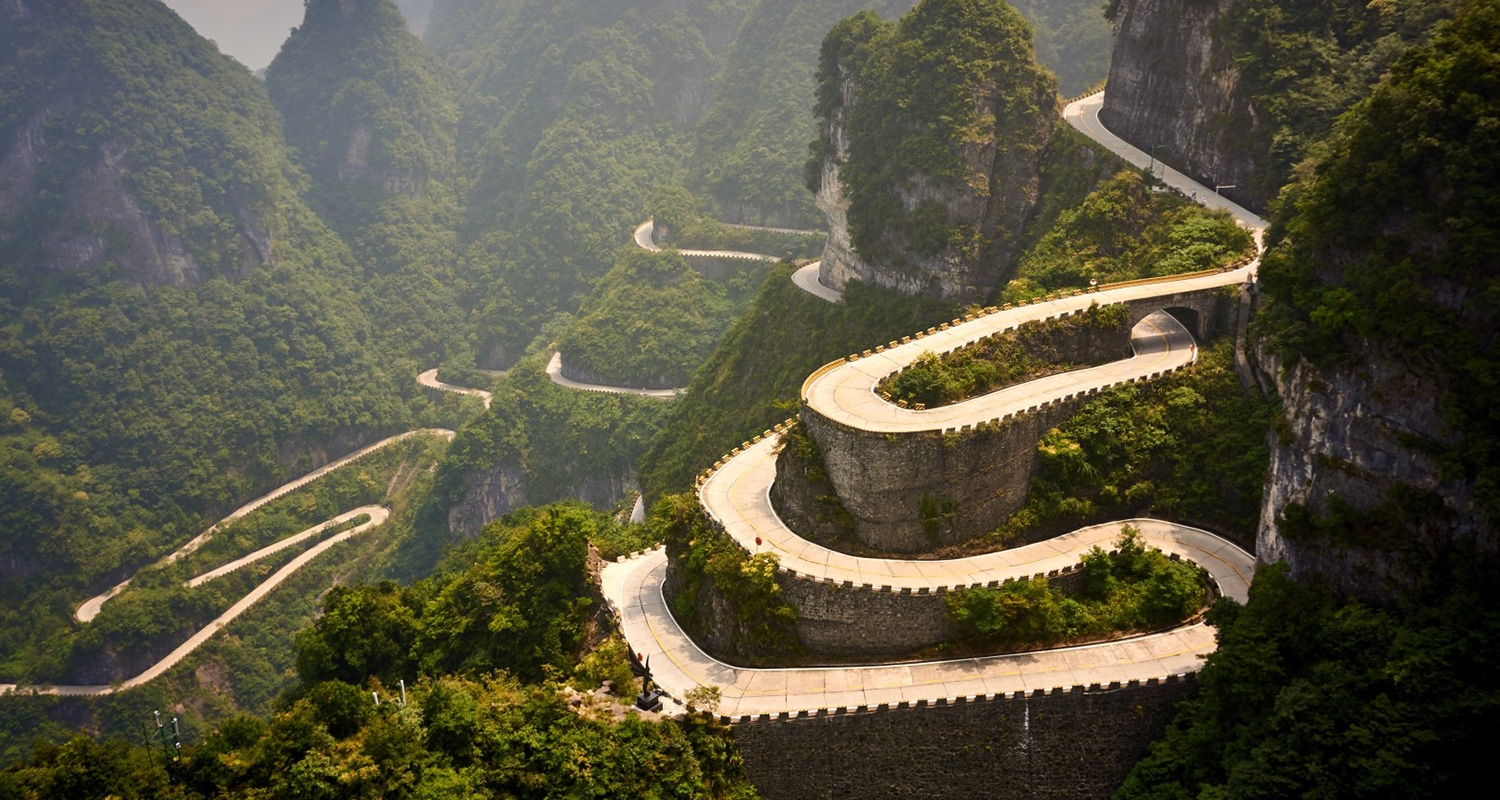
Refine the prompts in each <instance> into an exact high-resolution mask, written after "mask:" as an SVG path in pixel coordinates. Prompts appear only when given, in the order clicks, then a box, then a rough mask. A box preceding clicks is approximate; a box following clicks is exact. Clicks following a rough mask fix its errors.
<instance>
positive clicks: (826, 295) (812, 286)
mask: <svg viewBox="0 0 1500 800" xmlns="http://www.w3.org/2000/svg"><path fill="white" fill-rule="evenodd" d="M724 224H726V225H728V224H730V223H724ZM730 227H734V228H747V229H749V230H762V231H775V232H777V233H812V231H799V230H795V229H792V228H763V227H759V226H756V225H730ZM655 232H656V221H655V220H652V219H648V220H646V221H645V222H642V223H641V224H640V225H638V226H637V227H636V229H635V234H634V236H635V244H636V246H637V247H640V248H643V249H645V250H650V251H651V252H653V253H657V252H661V246H660V245H658V244H657V243H656V241H655V238H656V233H655ZM677 252H679V253H682V254H683V255H685V256H698V257H702V258H741V259H751V258H753V259H757V260H761V261H776V260H777V258H776V257H775V256H768V255H766V254H764V253H742V252H740V251H738V250H678V251H677ZM820 263H821V262H818V261H814V262H812V263H811V264H808V265H806V266H804V267H802V268H800V269H798V270H797V271H796V272H794V273H792V281H793V282H794V283H796V284H797V287H798V288H799V289H801V290H802V291H804V292H807V293H808V294H810V295H812V296H814V297H817V298H819V299H821V300H827V301H828V302H830V303H837V302H838V301H839V300H841V299H843V297H844V293H843V292H841V291H839V290H838V289H834V288H831V287H829V286H825V285H824V284H823V281H822V280H821V279H819V278H818V266H819V264H820Z"/></svg>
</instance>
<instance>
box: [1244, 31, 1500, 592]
mask: <svg viewBox="0 0 1500 800" xmlns="http://www.w3.org/2000/svg"><path fill="white" fill-rule="evenodd" d="M1474 8H1479V6H1475V7H1474ZM1474 13H1475V14H1476V19H1484V20H1485V21H1484V22H1481V23H1471V22H1469V21H1467V20H1465V21H1461V22H1459V23H1458V24H1455V25H1454V26H1453V27H1451V28H1447V29H1444V28H1439V29H1438V32H1437V33H1436V34H1435V35H1434V38H1433V42H1432V43H1431V44H1430V45H1425V46H1418V47H1415V48H1413V49H1412V50H1411V51H1409V52H1408V54H1407V56H1406V57H1403V58H1402V59H1400V60H1399V61H1398V62H1397V63H1396V65H1395V66H1394V67H1393V68H1392V69H1391V70H1390V72H1389V73H1388V74H1387V76H1386V78H1385V79H1384V81H1383V83H1382V85H1380V86H1379V87H1377V88H1376V90H1375V91H1374V93H1373V94H1372V95H1371V96H1370V97H1369V99H1368V100H1367V101H1366V102H1364V103H1361V104H1359V105H1356V106H1355V107H1354V110H1353V111H1351V112H1350V113H1349V114H1347V115H1345V117H1344V118H1343V119H1342V120H1341V122H1340V125H1339V127H1338V128H1336V129H1335V131H1334V133H1333V134H1332V135H1331V136H1329V137H1328V140H1327V142H1326V143H1325V154H1324V155H1323V156H1321V157H1320V158H1319V159H1318V161H1317V162H1316V163H1315V164H1312V165H1310V168H1308V169H1305V170H1300V172H1301V178H1300V179H1299V180H1298V181H1297V182H1296V183H1295V184H1293V185H1292V186H1291V187H1289V188H1288V190H1287V191H1286V192H1285V193H1283V197H1285V198H1286V200H1287V202H1286V203H1285V204H1284V208H1283V214H1282V218H1281V220H1280V224H1279V225H1277V226H1276V227H1274V228H1273V229H1272V238H1273V241H1272V242H1271V244H1270V246H1269V248H1268V250H1267V253H1266V256H1265V258H1264V259H1263V262H1262V268H1261V275H1260V278H1261V285H1262V287H1263V290H1264V294H1265V297H1266V303H1265V305H1264V308H1263V311H1262V312H1261V313H1260V314H1259V315H1258V316H1259V319H1258V321H1257V325H1258V326H1259V327H1260V329H1261V330H1262V332H1263V333H1264V338H1263V340H1262V355H1263V357H1262V363H1263V364H1264V365H1265V366H1267V367H1268V368H1269V371H1270V372H1271V373H1272V374H1274V375H1275V376H1276V378H1277V385H1278V388H1279V391H1280V393H1281V397H1282V399H1283V402H1284V404H1285V418H1286V424H1285V426H1284V428H1283V429H1282V431H1281V432H1280V436H1279V439H1278V440H1277V441H1276V442H1273V448H1272V451H1271V465H1270V472H1269V475H1268V477H1267V481H1266V491H1265V500H1264V509H1263V514H1262V518H1261V529H1260V532H1259V539H1258V545H1259V548H1260V551H1259V555H1260V557H1261V558H1262V559H1263V560H1267V561H1274V560H1279V559H1283V558H1284V559H1285V560H1286V561H1288V562H1289V564H1290V566H1291V568H1292V571H1293V573H1294V574H1296V575H1308V574H1314V573H1316V574H1320V575H1323V576H1326V577H1328V578H1330V579H1331V580H1332V581H1333V582H1334V583H1335V584H1336V585H1337V586H1338V587H1339V588H1340V589H1342V590H1343V591H1346V592H1348V593H1351V594H1356V595H1361V596H1365V597H1370V598H1374V599H1378V600H1390V599H1393V598H1394V597H1396V596H1397V594H1398V592H1399V590H1400V589H1402V588H1406V587H1410V586H1416V585H1419V584H1421V583H1422V582H1423V581H1424V580H1428V579H1430V578H1431V577H1432V576H1433V575H1442V574H1445V573H1446V572H1448V571H1449V570H1451V569H1453V568H1454V565H1455V564H1472V563H1478V564H1494V563H1496V562H1495V560H1496V558H1497V557H1500V534H1497V532H1496V530H1495V522H1496V520H1497V519H1500V494H1497V491H1496V487H1497V486H1500V467H1497V464H1496V458H1495V453H1496V450H1497V444H1496V443H1497V442H1500V410H1497V407H1496V404H1495V390H1494V386H1495V377H1494V376H1495V375H1496V374H1497V373H1500V353H1497V344H1500V329H1497V319H1500V314H1497V308H1496V303H1497V299H1496V298H1497V295H1496V293H1495V291H1494V287H1495V285H1496V283H1495V281H1496V278H1495V276H1496V274H1497V273H1500V262H1497V258H1496V251H1495V247H1494V242H1495V241H1496V239H1495V236H1496V234H1495V219H1496V216H1497V208H1500V206H1497V201H1496V198H1495V197H1494V193H1493V190H1492V189H1491V188H1490V187H1492V186H1493V185H1494V183H1495V181H1497V180H1500V162H1497V161H1496V159H1495V158H1494V140H1493V135H1492V133H1490V132H1489V131H1492V130H1493V128H1494V122H1495V120H1496V119H1497V118H1500V98H1497V97H1496V96H1495V94H1494V93H1489V94H1488V95H1487V96H1486V97H1485V99H1483V100H1481V99H1479V97H1480V94H1478V93H1476V90H1475V87H1478V86H1484V85H1493V84H1494V82H1495V80H1496V75H1497V73H1500V65H1497V62H1496V59H1495V55H1494V54H1495V53H1496V52H1497V46H1500V34H1497V31H1500V26H1497V25H1496V24H1495V23H1494V19H1495V18H1496V16H1500V15H1497V14H1495V13H1494V9H1493V7H1491V8H1490V9H1489V10H1488V11H1487V12H1484V11H1482V12H1474ZM1483 14H1488V16H1487V17H1483V16H1481V15H1483ZM1396 132H1399V135H1396ZM1267 351H1269V352H1267Z"/></svg>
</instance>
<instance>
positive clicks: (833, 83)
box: [809, 0, 1056, 267]
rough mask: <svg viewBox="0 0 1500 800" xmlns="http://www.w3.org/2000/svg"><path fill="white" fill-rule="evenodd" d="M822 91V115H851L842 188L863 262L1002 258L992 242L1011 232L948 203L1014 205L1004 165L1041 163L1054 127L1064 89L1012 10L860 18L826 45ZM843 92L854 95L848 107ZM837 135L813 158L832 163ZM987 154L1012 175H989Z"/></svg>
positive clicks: (932, 10)
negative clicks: (911, 197)
mask: <svg viewBox="0 0 1500 800" xmlns="http://www.w3.org/2000/svg"><path fill="white" fill-rule="evenodd" d="M818 83H819V87H818V113H819V115H820V116H821V117H822V118H823V119H824V120H831V119H832V118H833V115H835V114H839V113H842V114H843V115H844V130H845V135H846V137H847V141H848V143H849V152H848V156H847V158H846V159H845V161H844V163H843V164H842V165H841V166H840V172H839V179H840V181H841V182H842V183H843V185H844V188H845V189H846V190H847V192H848V197H849V236H850V240H851V242H852V243H853V245H854V247H855V249H856V250H857V251H858V252H859V254H860V257H861V258H863V259H864V260H865V261H867V262H872V263H881V264H888V265H891V266H894V267H900V266H902V265H903V264H906V263H909V256H912V255H915V256H917V257H921V258H932V257H935V256H938V255H939V254H942V253H952V254H957V255H961V257H963V258H964V259H966V260H968V261H971V262H982V261H984V260H986V259H987V258H993V257H994V253H993V247H994V246H995V244H996V241H995V238H994V237H997V236H998V237H1001V238H1002V239H1004V238H1006V237H1008V236H1009V235H1010V234H1009V233H1008V232H1006V231H982V230H979V229H978V228H977V227H976V225H975V223H977V222H978V220H974V219H955V218H954V213H955V212H954V210H953V209H952V208H951V206H952V205H953V204H954V201H952V200H951V199H947V198H963V197H975V198H980V199H981V201H982V202H984V203H986V204H987V205H988V206H990V207H993V208H999V207H1004V206H1006V205H1007V204H1008V203H1010V202H1014V201H1015V199H1016V198H1015V197H1014V195H1013V194H1012V192H1013V191H1014V188H1015V187H1012V186H1009V185H1006V178H1007V176H1008V174H1009V169H1010V167H1007V166H1004V165H1011V164H1018V163H1021V162H1029V161H1034V160H1036V157H1037V153H1038V152H1039V151H1040V149H1041V147H1042V145H1043V144H1044V143H1045V142H1046V136H1047V134H1048V132H1049V131H1050V130H1051V128H1052V121H1053V119H1054V117H1055V112H1054V108H1053V104H1054V101H1055V98H1056V85H1055V82H1054V81H1053V78H1052V76H1051V74H1049V73H1048V72H1047V71H1046V70H1045V69H1043V68H1041V67H1039V66H1037V64H1036V62H1035V60H1034V59H1033V55H1032V46H1031V27H1030V26H1029V25H1028V24H1027V23H1026V21H1025V20H1024V19H1022V18H1021V16H1020V15H1019V14H1018V13H1016V11H1015V10H1014V9H1012V8H1011V7H1010V6H1008V5H1006V4H1005V3H1003V2H999V1H998V0H924V1H923V2H921V3H919V4H918V5H917V6H916V8H914V9H913V10H912V11H911V12H910V13H909V14H907V15H906V16H904V17H902V19H901V21H900V23H899V24H898V25H894V26H893V25H890V24H889V23H884V22H881V21H880V20H879V19H878V18H876V17H875V16H874V15H873V14H870V13H868V12H865V13H863V14H861V15H856V16H855V17H851V18H850V19H848V20H845V21H844V22H841V23H840V24H839V25H838V26H835V27H834V29H833V30H832V31H830V32H829V35H828V37H827V38H826V39H825V40H824V43H823V50H822V55H821V58H820V61H819V65H818ZM845 85H852V87H853V88H852V92H853V96H852V98H850V101H849V102H848V104H847V105H846V104H845V102H844V87H845ZM981 106H983V109H984V112H985V113H981V112H980V107H981ZM828 133H829V132H828V130H826V125H825V130H824V132H823V136H824V139H823V141H821V142H819V143H815V144H814V160H815V161H821V160H823V159H824V158H827V157H830V156H831V155H832V145H831V143H829V142H828V141H827V139H826V137H827V136H828ZM989 147H994V148H996V149H997V150H998V151H999V152H1000V153H1002V154H1003V155H1000V156H998V157H997V164H1000V165H1002V166H1000V168H999V169H997V170H996V171H995V172H996V174H995V175H986V174H979V173H977V172H975V170H976V169H977V160H976V158H975V156H974V155H973V154H974V153H976V152H978V151H981V150H983V149H985V148H989ZM813 170H814V167H811V166H810V167H809V177H812V174H813ZM913 192H915V193H916V196H917V197H921V198H923V199H922V200H921V201H920V202H916V201H913V202H915V204H914V205H911V207H908V205H909V204H908V203H907V201H906V200H904V199H903V193H913ZM935 198H943V199H935Z"/></svg>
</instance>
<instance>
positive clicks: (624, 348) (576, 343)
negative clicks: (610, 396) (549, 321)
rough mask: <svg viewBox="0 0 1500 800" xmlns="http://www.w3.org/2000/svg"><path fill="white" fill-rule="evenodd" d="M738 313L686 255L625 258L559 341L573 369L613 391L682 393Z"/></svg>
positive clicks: (626, 253)
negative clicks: (622, 388)
mask: <svg viewBox="0 0 1500 800" xmlns="http://www.w3.org/2000/svg"><path fill="white" fill-rule="evenodd" d="M732 311H733V306H732V305H731V303H730V300H729V298H728V297H726V295H725V292H724V290H723V287H721V286H719V285H717V284H714V283H712V282H710V281H707V280H705V279H704V278H703V277H702V276H701V275H699V274H698V273H697V272H696V271H695V270H694V269H693V268H692V267H690V266H688V263H687V260H686V259H684V258H683V257H682V256H681V255H679V254H677V253H675V252H672V251H670V250H668V251H663V252H660V253H653V252H650V251H647V250H641V249H639V248H635V247H633V246H632V247H631V248H630V249H628V250H622V251H621V253H620V256H619V258H618V260H617V261H616V262H615V267H614V268H613V269H611V270H610V271H609V272H608V273H607V274H606V275H605V276H604V277H603V278H602V279H601V280H600V282H599V285H598V287H597V288H596V289H595V291H594V294H592V295H591V296H590V298H589V300H588V302H587V303H585V304H584V306H583V308H582V309H580V311H579V315H578V316H577V317H576V318H575V319H574V320H573V323H572V324H571V325H569V326H568V330H567V332H566V333H564V334H563V336H562V338H561V339H560V340H559V341H558V349H559V350H561V351H562V353H563V356H564V357H565V358H566V359H567V361H566V363H567V366H568V367H569V368H570V369H579V370H582V371H584V372H585V373H587V374H588V375H591V376H594V377H595V378H596V379H597V380H596V381H594V382H597V383H603V384H605V385H612V386H641V387H649V388H653V389H668V388H676V387H679V386H684V385H686V384H687V382H688V378H689V377H691V375H692V373H693V370H695V369H696V368H697V367H698V365H699V364H701V363H703V360H704V359H705V358H707V357H708V354H709V353H710V352H712V351H713V347H714V344H715V343H716V341H717V340H718V337H719V335H720V334H721V333H722V332H723V330H724V329H725V328H726V327H728V325H729V322H730V319H731V318H732V317H731V315H732Z"/></svg>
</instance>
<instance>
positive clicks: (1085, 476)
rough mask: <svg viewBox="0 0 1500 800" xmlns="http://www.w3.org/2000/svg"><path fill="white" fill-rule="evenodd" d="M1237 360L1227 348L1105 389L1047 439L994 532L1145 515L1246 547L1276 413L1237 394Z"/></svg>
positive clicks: (1256, 515) (1264, 403)
mask: <svg viewBox="0 0 1500 800" xmlns="http://www.w3.org/2000/svg"><path fill="white" fill-rule="evenodd" d="M1233 358H1234V348H1233V343H1232V342H1229V341H1227V340H1221V341H1219V342H1218V343H1216V344H1214V345H1213V346H1212V347H1207V348H1200V350H1199V355H1198V363H1197V364H1196V365H1194V366H1193V367H1191V368H1190V369H1188V370H1185V371H1182V372H1178V373H1174V374H1172V375H1167V376H1163V377H1161V378H1160V379H1158V380H1155V381H1152V382H1150V383H1146V384H1129V385H1125V386H1119V387H1116V388H1114V389H1111V390H1109V391H1107V392H1105V393H1104V394H1102V395H1101V396H1100V397H1099V398H1098V399H1095V400H1092V401H1090V402H1089V403H1088V404H1087V405H1085V406H1084V407H1083V408H1082V409H1080V410H1079V412H1078V413H1077V414H1074V415H1073V417H1072V418H1070V419H1069V420H1068V421H1067V422H1064V423H1063V424H1062V425H1060V426H1058V427H1057V428H1055V429H1053V430H1051V431H1049V432H1048V433H1047V435H1046V436H1044V437H1042V441H1041V442H1040V443H1039V444H1038V445H1037V448H1038V452H1039V455H1040V459H1041V461H1040V464H1039V466H1038V468H1037V475H1036V478H1035V479H1034V481H1033V482H1032V487H1031V493H1030V495H1029V496H1028V498H1027V501H1026V505H1025V506H1023V507H1022V508H1021V510H1020V511H1018V512H1016V513H1015V514H1014V515H1012V517H1011V518H1010V519H1009V520H1007V521H1006V522H1005V524H1004V525H1003V526H1001V528H1000V530H999V533H1000V534H1002V536H1007V537H1008V536H1014V535H1016V534H1019V533H1022V532H1024V531H1026V530H1029V529H1032V528H1035V527H1036V526H1039V525H1049V526H1058V525H1064V524H1068V525H1071V524H1074V523H1082V522H1089V521H1097V520H1103V519H1118V518H1120V517H1129V516H1136V515H1139V514H1145V513H1149V514H1151V515H1153V516H1165V517H1169V518H1173V519H1181V520H1184V521H1189V522H1198V523H1201V524H1206V525H1209V526H1211V527H1214V528H1218V529H1221V530H1227V531H1230V532H1231V533H1232V535H1234V536H1236V537H1237V538H1239V539H1240V540H1241V541H1243V542H1245V543H1247V544H1248V542H1249V541H1251V539H1252V538H1253V535H1254V534H1253V532H1254V531H1255V529H1256V524H1257V521H1258V520H1259V518H1260V492H1261V484H1262V481H1263V480H1264V477H1265V472H1266V464H1267V461H1268V459H1269V452H1268V450H1267V448H1266V444H1265V437H1266V432H1267V430H1268V429H1269V427H1270V424H1271V420H1272V418H1273V417H1274V416H1275V415H1276V409H1275V407H1274V406H1273V405H1271V404H1270V403H1268V402H1267V401H1265V400H1263V399H1261V398H1260V397H1259V396H1258V395H1252V394H1247V393H1246V392H1245V391H1244V390H1243V389H1242V388H1241V387H1240V384H1239V380H1238V378H1237V377H1236V375H1235V371H1234V365H1233ZM1205 465H1213V468H1212V469H1206V468H1205Z"/></svg>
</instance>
